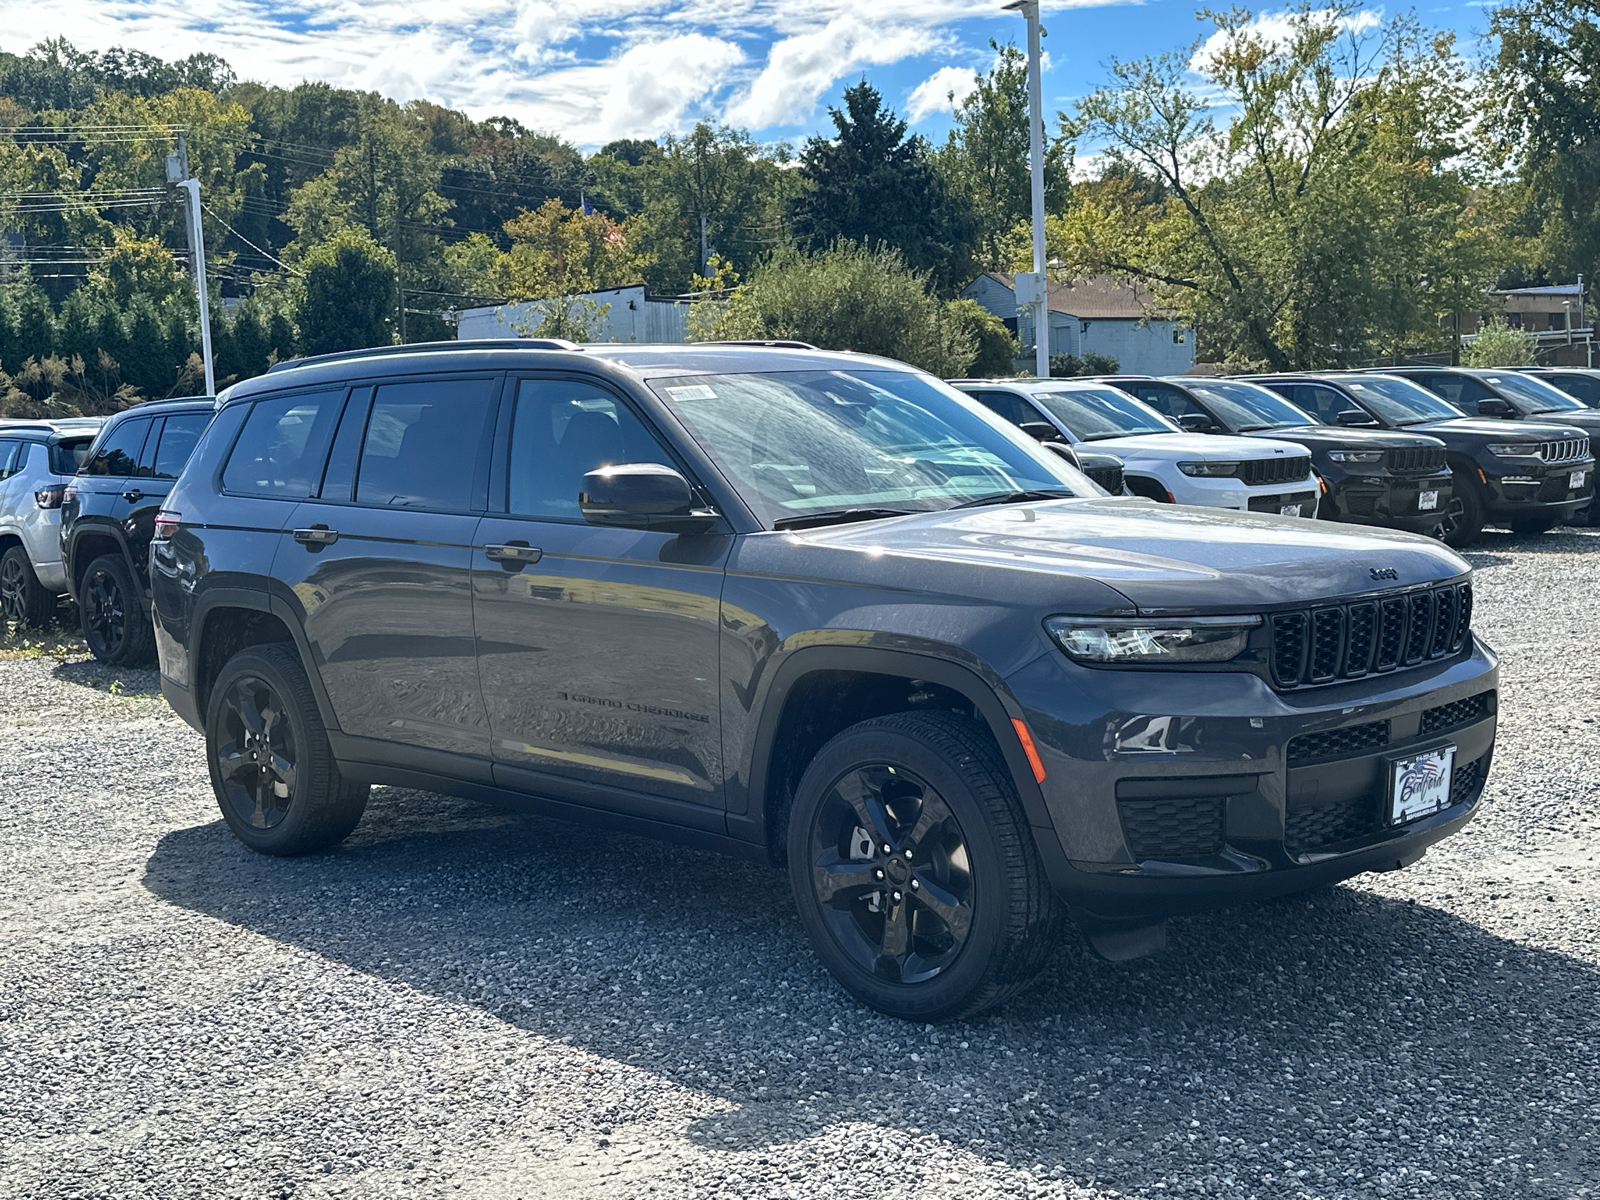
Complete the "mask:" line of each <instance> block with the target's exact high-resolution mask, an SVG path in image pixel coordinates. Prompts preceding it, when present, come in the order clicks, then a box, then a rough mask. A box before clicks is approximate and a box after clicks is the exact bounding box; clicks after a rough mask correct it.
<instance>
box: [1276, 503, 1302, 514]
mask: <svg viewBox="0 0 1600 1200" xmlns="http://www.w3.org/2000/svg"><path fill="white" fill-rule="evenodd" d="M1278 515H1279V516H1280V517H1298V516H1299V515H1300V506H1299V505H1298V504H1280V505H1279V506H1278Z"/></svg>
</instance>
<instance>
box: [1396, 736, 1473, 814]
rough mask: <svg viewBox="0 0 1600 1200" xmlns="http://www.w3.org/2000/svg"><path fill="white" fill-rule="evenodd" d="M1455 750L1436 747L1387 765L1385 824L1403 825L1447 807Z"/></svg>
mask: <svg viewBox="0 0 1600 1200" xmlns="http://www.w3.org/2000/svg"><path fill="white" fill-rule="evenodd" d="M1455 761H1456V748H1455V747H1454V746H1437V747H1435V748H1434V749H1432V750H1424V751H1423V752H1422V753H1421V754H1414V755H1412V756H1411V757H1409V758H1400V759H1395V760H1394V761H1393V762H1391V763H1390V764H1389V766H1390V774H1389V821H1390V823H1391V824H1394V825H1404V824H1405V823H1406V822H1407V821H1415V820H1416V819H1417V818H1418V817H1426V816H1431V815H1432V814H1434V813H1436V812H1438V811H1439V810H1440V809H1444V808H1449V807H1450V774H1451V771H1452V770H1453V769H1454V768H1455Z"/></svg>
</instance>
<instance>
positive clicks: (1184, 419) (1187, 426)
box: [1178, 412, 1217, 433]
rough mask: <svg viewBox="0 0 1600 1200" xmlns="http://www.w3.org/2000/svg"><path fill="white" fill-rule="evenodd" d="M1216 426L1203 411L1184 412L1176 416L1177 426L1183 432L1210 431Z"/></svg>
mask: <svg viewBox="0 0 1600 1200" xmlns="http://www.w3.org/2000/svg"><path fill="white" fill-rule="evenodd" d="M1216 427H1217V424H1216V422H1215V421H1213V420H1212V419H1211V418H1210V417H1208V416H1206V415H1205V413H1197V412H1195V413H1184V414H1183V415H1182V416H1181V417H1179V418H1178V428H1179V429H1181V430H1183V431H1184V432H1185V433H1210V432H1211V431H1212V430H1214V429H1215V428H1216Z"/></svg>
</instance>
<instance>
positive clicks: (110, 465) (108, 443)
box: [83, 418, 150, 476]
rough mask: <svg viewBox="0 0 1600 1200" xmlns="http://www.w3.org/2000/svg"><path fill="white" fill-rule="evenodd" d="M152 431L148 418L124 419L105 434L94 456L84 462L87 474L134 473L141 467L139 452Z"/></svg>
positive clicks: (84, 470) (121, 474)
mask: <svg viewBox="0 0 1600 1200" xmlns="http://www.w3.org/2000/svg"><path fill="white" fill-rule="evenodd" d="M149 432H150V421H149V419H148V418H143V419H140V420H133V421H123V422H122V423H121V424H120V425H117V426H115V427H113V428H112V430H111V432H109V433H107V434H106V435H105V438H104V440H103V441H101V443H100V445H99V447H98V448H97V449H96V450H95V452H94V456H93V457H92V458H90V459H89V461H88V462H87V463H85V464H84V468H83V473H84V474H85V475H119V476H123V475H132V474H134V473H135V472H136V471H137V470H138V469H139V452H140V451H141V450H143V449H144V439H145V435H146V434H147V433H149Z"/></svg>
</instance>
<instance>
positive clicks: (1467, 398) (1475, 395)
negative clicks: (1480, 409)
mask: <svg viewBox="0 0 1600 1200" xmlns="http://www.w3.org/2000/svg"><path fill="white" fill-rule="evenodd" d="M1412 378H1413V379H1415V380H1416V381H1417V382H1418V383H1420V384H1421V385H1422V386H1423V387H1425V388H1427V389H1428V390H1429V391H1430V392H1434V393H1436V394H1437V395H1440V396H1443V397H1444V398H1445V399H1446V400H1448V401H1450V403H1451V404H1454V405H1455V406H1456V407H1457V408H1460V409H1463V411H1466V412H1473V411H1475V410H1476V408H1477V405H1478V401H1479V400H1490V399H1493V398H1494V393H1493V392H1491V391H1490V390H1489V389H1488V388H1486V387H1484V386H1483V384H1481V383H1479V382H1478V381H1477V380H1476V379H1474V378H1472V376H1470V375H1443V374H1440V375H1414V376H1412Z"/></svg>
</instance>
